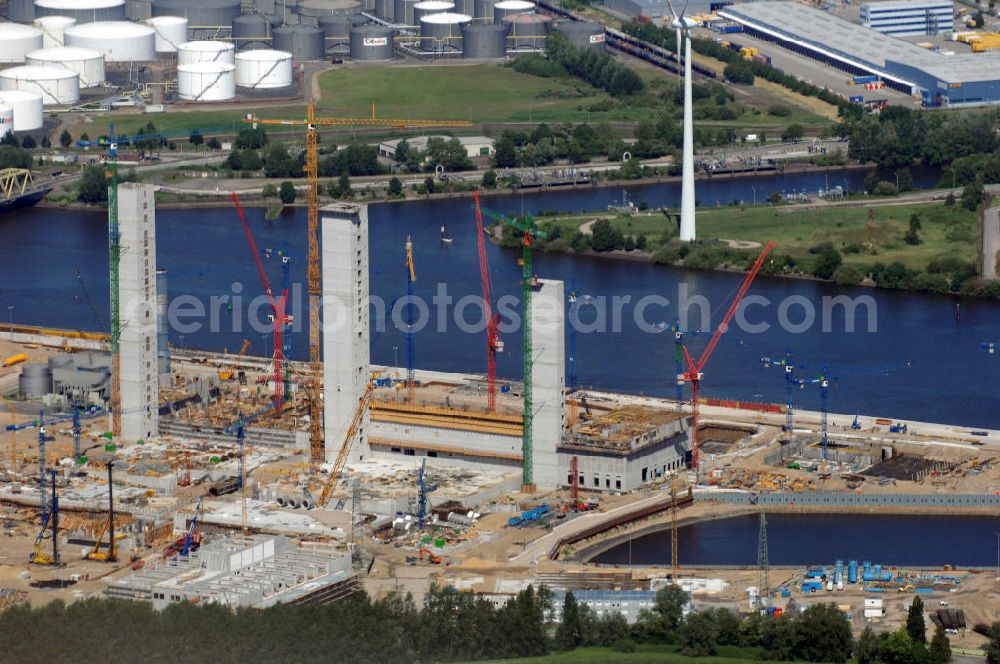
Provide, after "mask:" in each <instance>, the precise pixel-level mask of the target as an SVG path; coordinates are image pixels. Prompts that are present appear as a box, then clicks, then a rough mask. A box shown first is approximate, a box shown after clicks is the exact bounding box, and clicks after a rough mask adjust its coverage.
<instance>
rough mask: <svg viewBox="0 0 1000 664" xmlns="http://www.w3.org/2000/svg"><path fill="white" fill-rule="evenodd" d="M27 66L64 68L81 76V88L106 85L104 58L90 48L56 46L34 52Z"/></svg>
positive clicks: (26, 62)
mask: <svg viewBox="0 0 1000 664" xmlns="http://www.w3.org/2000/svg"><path fill="white" fill-rule="evenodd" d="M24 61H25V64H28V65H38V66H42V67H63V68H65V69H69V70H70V71H75V72H76V73H77V74H79V75H80V87H81V88H96V87H100V86H102V85H104V56H103V55H101V54H100V53H98V52H97V51H95V50H93V49H90V48H81V47H79V46H56V47H54V48H42V49H39V50H37V51H32V52H31V53H28V55H26V56H25V58H24Z"/></svg>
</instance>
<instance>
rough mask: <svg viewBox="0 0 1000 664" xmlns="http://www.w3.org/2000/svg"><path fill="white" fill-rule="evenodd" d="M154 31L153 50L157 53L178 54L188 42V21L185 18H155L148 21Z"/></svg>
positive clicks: (147, 23)
mask: <svg viewBox="0 0 1000 664" xmlns="http://www.w3.org/2000/svg"><path fill="white" fill-rule="evenodd" d="M146 25H148V26H149V27H151V28H152V29H153V32H154V33H155V35H154V42H153V48H154V49H155V50H156V52H157V53H176V52H177V47H178V46H180V45H181V44H184V43H186V42H187V40H188V20H187V19H186V18H184V17H183V16H154V17H153V18H151V19H148V20H147V21H146Z"/></svg>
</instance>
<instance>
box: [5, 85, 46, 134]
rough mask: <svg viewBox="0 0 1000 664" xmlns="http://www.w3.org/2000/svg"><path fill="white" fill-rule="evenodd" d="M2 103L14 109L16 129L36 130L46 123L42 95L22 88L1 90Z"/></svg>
mask: <svg viewBox="0 0 1000 664" xmlns="http://www.w3.org/2000/svg"><path fill="white" fill-rule="evenodd" d="M0 104H3V105H4V106H10V107H11V108H12V109H14V131H34V130H35V129H41V127H42V124H43V123H44V117H43V115H42V97H41V95H38V94H36V93H34V92H24V91H22V90H0Z"/></svg>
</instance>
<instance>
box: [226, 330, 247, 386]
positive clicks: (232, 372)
mask: <svg viewBox="0 0 1000 664" xmlns="http://www.w3.org/2000/svg"><path fill="white" fill-rule="evenodd" d="M249 348H250V340H249V339H244V340H243V347H242V348H240V352H239V353H237V355H236V360H235V361H234V362H233V366H232V368H231V369H219V378H221V379H222V380H232V379H233V378H237V377H239V376H240V374H242V373H243V372H242V371H240V363H241V362H243V356H244V355H245V354H246V352H247V350H248V349H249ZM244 380H246V378H243V379H242V380H241V381H240V382H241V383H242V382H243V381H244Z"/></svg>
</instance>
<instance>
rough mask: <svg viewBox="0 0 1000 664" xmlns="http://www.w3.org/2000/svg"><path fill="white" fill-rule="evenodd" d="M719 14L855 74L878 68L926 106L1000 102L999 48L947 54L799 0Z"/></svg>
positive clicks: (768, 1) (758, 4) (756, 34)
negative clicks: (804, 3) (886, 33)
mask: <svg viewBox="0 0 1000 664" xmlns="http://www.w3.org/2000/svg"><path fill="white" fill-rule="evenodd" d="M719 15H720V16H722V17H724V18H727V19H729V20H732V21H735V22H737V23H739V24H741V25H742V26H743V29H744V30H745V31H746V32H747V34H749V35H751V36H754V37H757V38H760V39H765V40H768V41H773V42H776V43H778V44H780V45H781V46H784V47H785V48H788V49H790V50H792V51H796V52H798V53H800V54H802V55H806V56H809V57H811V58H814V59H816V60H820V61H821V62H824V63H825V64H828V65H830V66H832V67H836V68H838V69H842V70H844V71H846V72H848V73H850V74H852V75H863V74H875V75H877V76H879V77H880V78H881V79H882V80H883V81H885V84H886V85H887V86H888V87H891V88H893V89H896V90H899V91H901V92H905V93H908V94H913V95H919V97H920V99H921V103H922V104H923V105H924V106H945V107H952V106H982V105H986V104H1000V53H998V52H986V53H961V54H956V55H943V54H941V53H938V52H936V51H931V50H928V49H925V48H921V47H920V46H917V45H916V44H911V43H909V42H906V41H903V40H901V39H896V38H894V37H891V36H888V35H884V34H882V33H880V32H877V31H875V30H872V29H870V28H866V27H863V26H861V25H857V24H855V23H851V22H849V21H846V20H844V19H842V18H839V17H837V16H833V15H831V14H829V13H827V12H823V11H820V10H817V9H813V8H811V7H807V6H805V5H802V4H799V3H797V2H784V1H777V2H776V1H772V0H765V1H763V2H752V3H745V4H740V5H734V6H730V7H726V8H724V9H721V10H720V11H719Z"/></svg>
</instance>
